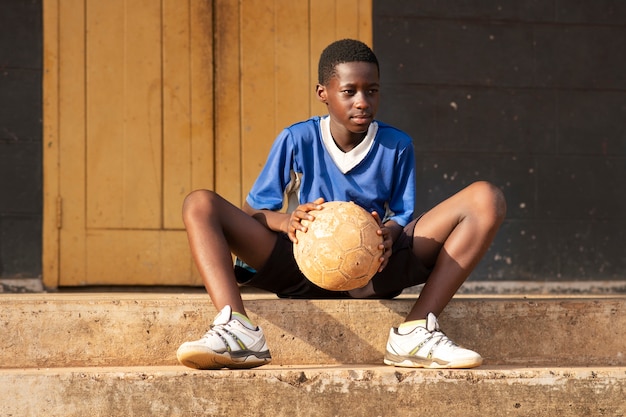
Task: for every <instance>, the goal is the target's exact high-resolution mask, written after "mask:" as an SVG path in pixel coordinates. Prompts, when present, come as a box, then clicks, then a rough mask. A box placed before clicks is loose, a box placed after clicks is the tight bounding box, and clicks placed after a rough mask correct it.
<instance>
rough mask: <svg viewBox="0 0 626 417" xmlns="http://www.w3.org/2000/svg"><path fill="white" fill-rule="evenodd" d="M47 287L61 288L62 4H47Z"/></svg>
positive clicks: (44, 228) (44, 245) (44, 256)
mask: <svg viewBox="0 0 626 417" xmlns="http://www.w3.org/2000/svg"><path fill="white" fill-rule="evenodd" d="M43 67H44V68H43V225H42V232H43V239H42V266H43V268H42V269H43V271H42V272H43V284H44V286H46V287H56V286H58V285H59V228H60V224H59V222H60V220H61V218H60V217H58V216H59V215H60V213H58V212H57V209H58V204H57V201H58V200H57V199H58V198H59V196H60V192H59V1H58V0H44V2H43Z"/></svg>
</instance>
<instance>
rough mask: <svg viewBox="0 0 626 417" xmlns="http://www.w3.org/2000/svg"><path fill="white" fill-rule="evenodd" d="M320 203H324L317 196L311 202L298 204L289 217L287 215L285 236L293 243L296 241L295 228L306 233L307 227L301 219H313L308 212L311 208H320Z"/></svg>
mask: <svg viewBox="0 0 626 417" xmlns="http://www.w3.org/2000/svg"><path fill="white" fill-rule="evenodd" d="M322 203H324V199H323V198H321V197H320V198H318V199H317V200H315V201H313V202H312V203H304V204H300V205H299V206H298V207H296V209H295V210H294V211H293V213H291V217H289V222H288V224H287V236H289V239H291V241H292V242H293V243H298V239H297V238H296V230H300V231H301V232H304V233H306V231H307V228H306V226H304V225H303V224H302V220H308V221H313V220H315V217H313V215H312V214H310V213H309V211H311V210H321V209H322Z"/></svg>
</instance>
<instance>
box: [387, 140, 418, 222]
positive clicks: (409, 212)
mask: <svg viewBox="0 0 626 417" xmlns="http://www.w3.org/2000/svg"><path fill="white" fill-rule="evenodd" d="M395 168H396V172H395V174H396V175H395V182H394V186H393V189H392V194H391V199H390V200H389V203H388V204H389V207H388V212H387V214H386V216H385V221H386V220H393V221H395V222H396V223H398V224H399V225H400V226H403V227H404V226H406V225H407V224H408V223H409V222H410V221H411V220H412V218H413V212H414V210H415V155H414V153H413V145H412V143H409V145H408V146H406V147H405V148H404V149H403V150H402V152H400V153H399V155H398V160H397V161H396V166H395Z"/></svg>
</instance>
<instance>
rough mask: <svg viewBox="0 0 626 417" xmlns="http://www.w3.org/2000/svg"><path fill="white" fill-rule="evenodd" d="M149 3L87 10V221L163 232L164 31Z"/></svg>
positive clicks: (91, 2)
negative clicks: (162, 49)
mask: <svg viewBox="0 0 626 417" xmlns="http://www.w3.org/2000/svg"><path fill="white" fill-rule="evenodd" d="M160 17H161V11H160V4H159V3H156V2H154V1H151V0H144V1H138V0H137V1H132V2H124V1H121V0H112V1H111V2H106V3H105V2H100V1H95V0H88V3H87V30H88V32H87V33H88V38H87V71H88V75H87V83H88V84H87V142H88V144H87V159H88V164H87V169H88V172H87V182H88V186H87V192H88V197H87V213H88V214H87V221H88V225H89V226H90V227H100V228H102V227H111V228H158V227H160V225H161V192H162V191H161V181H162V180H161V176H162V172H161V152H162V150H161V56H160V50H161V46H160V44H161V24H160Z"/></svg>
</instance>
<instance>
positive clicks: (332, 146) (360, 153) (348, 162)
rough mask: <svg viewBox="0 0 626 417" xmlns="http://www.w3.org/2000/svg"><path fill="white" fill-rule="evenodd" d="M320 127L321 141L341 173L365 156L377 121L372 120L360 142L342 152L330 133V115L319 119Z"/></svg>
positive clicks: (374, 132)
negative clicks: (347, 150)
mask: <svg viewBox="0 0 626 417" xmlns="http://www.w3.org/2000/svg"><path fill="white" fill-rule="evenodd" d="M320 129H321V131H322V141H323V142H324V146H325V147H326V150H327V151H328V153H329V154H330V157H331V158H332V159H333V161H334V162H335V165H337V168H339V170H340V171H341V172H342V173H344V174H345V173H346V172H348V171H350V170H351V169H352V168H354V167H355V166H357V165H358V164H359V163H360V162H361V161H362V160H363V159H364V158H365V157H366V156H367V153H368V152H369V151H370V149H371V148H372V145H373V144H374V138H375V137H376V133H377V132H378V123H376V122H375V121H373V122H372V123H370V126H369V128H368V129H367V134H366V135H365V138H364V139H363V141H361V143H359V144H358V145H357V146H356V147H355V148H354V149H352V150H350V151H349V152H344V151H342V150H341V149H339V147H338V146H337V144H336V143H335V141H334V140H333V136H332V135H331V133H330V117H329V116H325V117H323V118H322V119H321V120H320Z"/></svg>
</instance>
